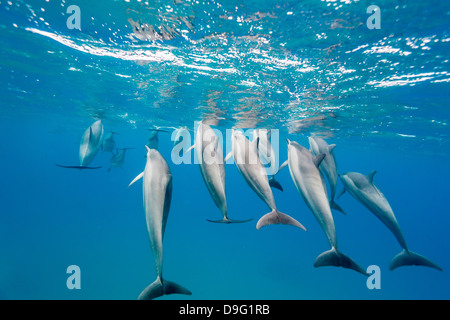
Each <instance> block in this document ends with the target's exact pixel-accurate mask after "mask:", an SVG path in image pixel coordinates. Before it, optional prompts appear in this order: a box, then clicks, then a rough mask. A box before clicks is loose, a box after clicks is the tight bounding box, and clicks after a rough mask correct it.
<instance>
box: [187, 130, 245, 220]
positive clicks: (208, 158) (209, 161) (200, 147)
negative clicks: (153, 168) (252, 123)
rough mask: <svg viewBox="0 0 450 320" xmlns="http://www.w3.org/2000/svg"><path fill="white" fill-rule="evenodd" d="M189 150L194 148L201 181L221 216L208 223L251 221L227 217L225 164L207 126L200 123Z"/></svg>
mask: <svg viewBox="0 0 450 320" xmlns="http://www.w3.org/2000/svg"><path fill="white" fill-rule="evenodd" d="M191 148H195V152H196V154H197V157H198V159H199V162H200V172H201V174H202V177H203V181H204V182H205V185H206V187H207V188H208V191H209V194H210V195H211V198H212V199H213V200H214V203H215V204H216V206H217V207H218V208H219V210H220V212H221V213H222V216H223V218H222V219H221V220H209V219H208V221H209V222H217V223H241V222H248V221H251V220H253V219H247V220H234V219H230V218H229V217H228V211H227V199H226V194H225V164H224V159H223V153H222V147H221V146H220V141H219V138H218V137H217V135H216V134H215V132H214V130H213V129H212V128H211V127H210V126H209V125H207V124H204V123H202V122H200V124H199V125H198V128H197V133H196V136H195V143H194V145H193V146H192V147H191ZM191 148H189V149H188V151H189V150H190V149H191ZM186 152H187V151H186Z"/></svg>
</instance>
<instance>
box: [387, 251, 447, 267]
mask: <svg viewBox="0 0 450 320" xmlns="http://www.w3.org/2000/svg"><path fill="white" fill-rule="evenodd" d="M402 266H425V267H430V268H434V269H437V270H439V271H443V269H442V268H441V267H439V266H438V265H437V264H436V263H434V262H433V261H431V260H429V259H427V258H425V257H424V256H422V255H420V254H418V253H415V252H412V251H409V250H408V251H407V250H403V251H402V252H400V253H399V254H397V255H396V256H395V257H394V258H393V259H392V261H391V263H390V265H389V269H390V270H394V269H396V268H398V267H402Z"/></svg>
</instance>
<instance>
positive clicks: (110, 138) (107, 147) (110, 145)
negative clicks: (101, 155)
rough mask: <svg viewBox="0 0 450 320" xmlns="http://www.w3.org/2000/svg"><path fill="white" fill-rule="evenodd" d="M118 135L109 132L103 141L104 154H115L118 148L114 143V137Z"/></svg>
mask: <svg viewBox="0 0 450 320" xmlns="http://www.w3.org/2000/svg"><path fill="white" fill-rule="evenodd" d="M115 134H118V133H116V132H114V131H110V132H108V134H107V135H106V136H105V137H104V138H103V140H102V151H103V152H111V153H113V152H114V148H115V147H116V142H115V141H114V135H115Z"/></svg>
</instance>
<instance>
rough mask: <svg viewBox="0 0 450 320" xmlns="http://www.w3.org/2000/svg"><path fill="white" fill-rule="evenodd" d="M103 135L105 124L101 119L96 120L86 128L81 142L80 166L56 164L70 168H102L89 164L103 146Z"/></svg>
mask: <svg viewBox="0 0 450 320" xmlns="http://www.w3.org/2000/svg"><path fill="white" fill-rule="evenodd" d="M102 137H103V125H102V121H101V120H97V121H95V122H94V123H93V124H92V125H91V126H90V127H89V128H87V129H86V131H85V132H84V134H83V136H82V137H81V142H80V152H79V158H80V165H79V166H62V165H59V164H57V165H56V166H58V167H61V168H69V169H80V170H83V169H100V168H101V167H88V165H89V164H90V163H91V162H92V160H94V158H95V157H96V156H97V153H98V151H99V150H100V147H101V142H102Z"/></svg>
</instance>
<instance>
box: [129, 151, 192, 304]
mask: <svg viewBox="0 0 450 320" xmlns="http://www.w3.org/2000/svg"><path fill="white" fill-rule="evenodd" d="M145 148H146V149H147V163H146V164H145V169H144V171H143V172H142V173H140V174H139V175H138V176H137V177H136V178H135V179H134V180H133V181H132V182H131V183H130V185H129V186H128V187H130V186H131V185H132V184H133V183H135V182H136V181H137V180H139V179H141V178H143V184H142V191H143V197H144V209H145V220H146V222H147V230H148V235H149V238H150V243H151V246H152V252H153V258H154V259H155V266H156V275H157V277H156V280H155V281H154V282H153V283H151V284H150V285H149V286H148V287H146V288H145V289H144V290H143V291H142V292H141V294H140V295H139V297H138V299H139V300H150V299H154V298H157V297H160V296H162V295H165V294H173V293H180V294H187V295H190V294H191V292H190V291H189V290H187V289H186V288H183V287H182V286H180V285H178V284H176V283H174V282H171V281H167V280H163V276H162V263H163V238H164V231H165V229H166V223H167V218H168V216H169V209H170V202H171V199H172V174H171V172H170V169H169V166H168V164H167V162H166V160H164V158H163V157H162V155H161V154H160V153H159V151H157V150H155V149H150V148H149V147H147V146H145Z"/></svg>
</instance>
